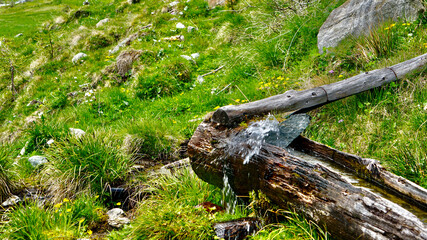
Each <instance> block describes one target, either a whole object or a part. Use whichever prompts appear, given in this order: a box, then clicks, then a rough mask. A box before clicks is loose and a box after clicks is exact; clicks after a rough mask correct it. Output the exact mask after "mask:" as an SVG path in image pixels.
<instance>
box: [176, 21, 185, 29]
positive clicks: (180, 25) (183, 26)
mask: <svg viewBox="0 0 427 240" xmlns="http://www.w3.org/2000/svg"><path fill="white" fill-rule="evenodd" d="M176 28H177V29H184V28H185V25H184V24H182V23H180V22H179V23H177V24H176Z"/></svg>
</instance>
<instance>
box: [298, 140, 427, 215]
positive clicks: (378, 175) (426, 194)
mask: <svg viewBox="0 0 427 240" xmlns="http://www.w3.org/2000/svg"><path fill="white" fill-rule="evenodd" d="M291 147H293V148H295V149H297V150H299V151H301V152H305V153H309V154H310V155H315V156H317V157H320V158H323V159H325V160H328V161H332V162H334V163H337V164H339V165H340V166H342V167H345V168H346V169H348V170H349V171H351V172H353V173H355V174H356V175H357V176H358V177H360V178H363V179H365V180H367V181H369V182H371V183H373V184H375V185H377V186H380V187H382V188H385V189H387V190H389V191H392V192H393V194H395V195H397V196H399V197H401V198H404V199H405V200H407V201H409V202H411V203H413V204H415V205H416V206H417V207H419V208H421V209H423V210H425V211H427V190H426V189H425V188H422V187H420V186H419V185H417V184H415V183H413V182H411V181H409V180H407V179H405V178H403V177H399V176H397V175H395V174H393V173H391V172H389V171H387V170H386V169H385V168H383V167H382V166H381V165H380V164H379V162H378V161H376V160H374V159H368V158H362V157H359V156H357V155H353V154H349V153H345V152H341V151H338V150H336V149H333V148H331V147H328V146H326V145H324V144H321V143H318V142H315V141H312V140H310V139H308V138H305V137H302V136H299V137H298V138H297V139H295V140H294V141H293V142H292V144H291Z"/></svg>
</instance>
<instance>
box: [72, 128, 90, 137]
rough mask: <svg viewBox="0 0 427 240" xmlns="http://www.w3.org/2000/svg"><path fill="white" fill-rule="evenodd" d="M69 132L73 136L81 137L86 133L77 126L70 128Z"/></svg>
mask: <svg viewBox="0 0 427 240" xmlns="http://www.w3.org/2000/svg"><path fill="white" fill-rule="evenodd" d="M70 133H71V135H73V136H74V137H75V138H81V137H83V136H84V135H85V134H86V132H85V131H83V130H81V129H78V128H70Z"/></svg>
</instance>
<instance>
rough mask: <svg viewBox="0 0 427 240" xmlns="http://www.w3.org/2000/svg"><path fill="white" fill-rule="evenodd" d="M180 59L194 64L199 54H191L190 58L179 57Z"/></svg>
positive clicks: (186, 56)
mask: <svg viewBox="0 0 427 240" xmlns="http://www.w3.org/2000/svg"><path fill="white" fill-rule="evenodd" d="M180 57H182V58H184V59H186V60H188V61H192V62H194V63H195V62H196V61H195V60H196V59H197V58H199V57H200V54H199V53H193V54H191V55H190V56H188V55H181V56H180Z"/></svg>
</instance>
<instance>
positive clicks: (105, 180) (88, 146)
mask: <svg viewBox="0 0 427 240" xmlns="http://www.w3.org/2000/svg"><path fill="white" fill-rule="evenodd" d="M119 148H120V143H119V141H118V140H114V139H113V138H112V136H111V135H108V134H107V135H106V136H105V135H103V134H102V133H99V132H97V133H93V134H86V135H85V136H83V137H81V138H74V137H72V138H69V139H66V140H62V141H58V142H56V143H55V144H53V146H51V147H50V148H49V149H47V150H46V151H45V152H46V157H47V159H48V161H49V163H48V165H47V167H46V168H45V169H44V172H43V174H42V175H43V177H42V178H45V180H46V182H47V185H48V186H49V191H50V192H51V194H52V195H53V197H54V199H56V200H58V199H62V198H64V197H70V196H73V195H78V194H79V193H82V192H88V193H91V194H98V195H106V194H107V192H106V190H108V188H109V187H113V186H117V185H119V184H121V183H123V181H124V180H125V179H126V177H127V174H128V173H129V170H130V158H129V157H128V156H127V155H125V154H122V153H121V152H120V151H119Z"/></svg>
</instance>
